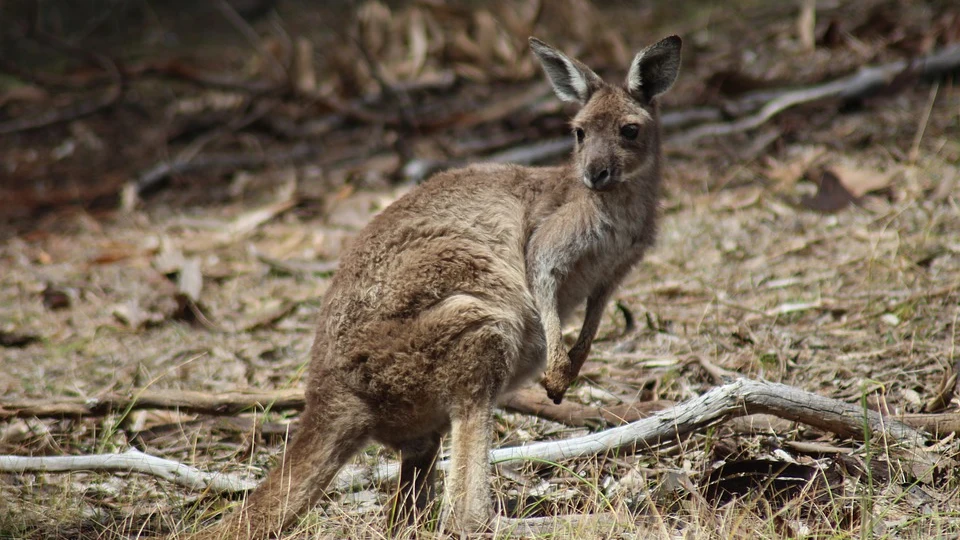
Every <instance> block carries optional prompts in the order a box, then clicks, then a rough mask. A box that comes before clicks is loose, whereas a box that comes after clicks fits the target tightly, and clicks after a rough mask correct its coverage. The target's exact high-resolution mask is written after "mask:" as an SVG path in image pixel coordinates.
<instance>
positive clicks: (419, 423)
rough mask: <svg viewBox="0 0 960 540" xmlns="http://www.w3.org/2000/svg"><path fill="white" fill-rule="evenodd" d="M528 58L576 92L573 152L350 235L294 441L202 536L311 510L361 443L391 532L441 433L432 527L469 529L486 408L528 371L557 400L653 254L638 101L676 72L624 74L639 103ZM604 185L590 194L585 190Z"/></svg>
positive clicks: (654, 176) (384, 216) (424, 490)
mask: <svg viewBox="0 0 960 540" xmlns="http://www.w3.org/2000/svg"><path fill="white" fill-rule="evenodd" d="M667 40H675V43H673V42H671V43H668V45H670V46H672V47H673V49H670V50H668V51H667V53H669V54H668V58H667V60H672V59H673V58H672V56H670V55H672V54H674V53H675V54H676V55H677V56H678V54H679V38H667ZM667 40H664V41H663V42H661V43H660V44H657V45H655V46H654V47H651V48H648V49H645V51H644V52H649V51H653V52H654V53H658V50H657V49H655V47H658V46H661V45H662V44H663V43H665V42H667ZM531 45H532V46H533V47H534V51H535V52H536V53H537V55H538V56H539V57H540V59H541V61H542V62H543V63H544V66H545V70H546V71H547V74H548V75H549V76H550V77H551V80H552V82H553V83H554V86H555V87H556V88H557V92H558V94H559V95H560V96H561V97H562V98H565V99H569V98H570V97H571V96H574V94H572V93H571V90H570V88H573V90H572V92H578V89H579V90H584V92H581V93H576V95H575V96H574V97H575V98H577V99H575V100H576V101H581V102H582V104H583V105H584V106H583V108H582V110H581V111H580V113H579V114H578V115H577V116H576V117H575V118H574V120H573V125H574V127H575V128H578V129H583V130H584V133H585V137H584V140H583V142H582V143H578V144H577V147H576V149H575V151H574V156H573V160H572V162H571V163H570V164H568V165H565V166H562V167H550V168H528V167H521V166H516V165H476V166H472V167H468V168H465V169H460V170H455V171H449V172H445V173H441V174H438V175H436V176H435V177H433V178H431V179H430V180H428V181H427V182H425V183H424V184H422V185H421V186H418V187H417V188H416V189H414V190H413V191H411V192H410V193H409V194H408V195H406V196H405V197H403V198H401V199H400V200H398V201H397V202H395V203H394V204H393V205H391V206H390V207H388V208H387V209H386V210H384V211H383V212H382V213H381V214H380V215H379V216H377V217H376V218H375V219H374V220H373V221H372V222H371V223H370V224H369V225H368V226H367V227H366V229H364V231H363V232H361V233H360V235H359V236H358V237H357V238H356V239H355V240H354V242H353V244H352V247H351V249H350V250H349V251H348V253H347V254H346V255H345V256H344V257H343V259H342V261H341V265H340V269H339V271H338V272H337V275H336V277H335V278H334V280H333V283H332V285H331V287H330V289H329V291H328V292H327V294H326V296H325V298H324V302H323V306H322V308H321V311H320V317H319V323H318V330H317V335H316V340H315V342H314V345H313V350H312V361H311V365H310V375H309V379H308V381H307V388H306V396H307V408H306V410H305V412H304V415H303V420H302V423H301V426H300V433H299V434H298V435H297V437H296V439H295V441H294V443H293V445H292V446H291V447H290V448H289V449H288V450H287V452H286V455H285V456H284V458H283V460H282V463H281V464H280V465H279V466H278V467H276V468H275V469H274V470H273V471H272V472H271V473H270V474H269V476H268V477H267V478H266V480H264V482H263V483H262V484H261V485H260V486H259V487H258V488H257V489H256V490H255V491H254V492H253V493H252V494H251V495H250V496H249V497H248V498H247V500H246V502H245V504H244V505H243V507H242V509H241V510H239V511H237V512H235V513H234V514H233V515H232V516H229V517H228V518H226V519H225V520H224V521H223V522H222V523H221V524H219V525H218V526H217V527H215V528H213V529H210V530H208V531H205V532H203V533H201V534H202V535H203V536H204V537H208V538H235V537H238V536H243V537H263V536H266V535H268V534H271V533H276V532H278V531H280V530H281V529H282V528H283V527H285V526H287V525H288V524H289V523H290V522H291V521H292V520H293V519H294V518H296V517H297V516H299V515H301V514H302V513H303V512H304V511H305V510H307V509H309V507H310V506H312V505H313V504H314V503H316V502H317V500H318V499H319V498H320V497H321V495H322V493H323V490H324V489H325V488H326V486H327V485H328V484H329V483H330V481H331V480H332V479H333V477H334V475H335V474H336V473H337V471H338V470H339V469H340V468H341V466H342V465H343V463H344V462H345V461H346V460H348V459H349V458H350V457H351V456H352V455H353V454H354V453H355V452H357V451H358V450H359V449H360V448H361V447H362V446H363V445H364V444H366V442H367V441H368V440H370V439H373V440H375V441H378V442H380V443H383V444H385V445H387V446H389V447H391V448H394V449H396V450H399V452H400V454H401V458H402V460H401V474H400V484H401V485H400V490H399V491H398V493H399V495H398V499H397V501H396V505H395V511H394V512H393V513H392V519H393V520H403V519H408V518H409V517H410V516H412V515H414V514H416V513H417V512H418V511H420V510H422V509H423V508H424V506H425V505H426V503H427V500H428V498H429V493H430V490H431V486H432V480H433V464H434V461H435V459H436V456H437V451H438V449H439V444H440V438H441V436H442V435H443V434H444V433H445V432H446V431H448V430H451V431H452V449H451V456H452V465H451V470H450V472H449V474H448V475H447V479H446V491H447V494H446V497H447V505H448V506H449V511H448V513H447V514H446V518H445V521H444V526H445V527H447V528H449V529H452V530H460V531H472V530H479V529H482V528H484V527H485V525H486V523H487V522H488V520H489V518H490V515H491V504H490V495H489V480H488V473H489V471H488V469H489V465H488V455H489V446H490V438H491V422H492V421H491V410H492V408H493V407H494V405H495V404H496V401H497V399H498V397H499V396H501V395H502V394H504V393H505V392H507V391H509V390H511V389H513V388H516V387H518V386H520V385H521V384H523V383H524V382H525V381H527V380H529V379H530V378H532V377H534V376H536V375H537V374H538V373H539V372H540V371H541V370H542V369H543V366H544V364H545V363H546V365H547V374H546V376H545V378H544V381H543V382H544V385H545V386H546V388H547V389H548V391H549V393H550V395H551V396H552V397H554V399H557V400H559V399H560V398H561V397H562V395H563V392H564V391H565V390H566V387H567V385H568V384H569V383H570V382H571V380H572V379H573V377H575V376H576V374H577V371H578V370H579V369H580V366H581V364H582V362H583V360H584V358H586V356H587V354H588V352H589V350H590V344H591V342H592V340H593V337H594V335H595V333H596V330H597V326H598V325H599V321H600V317H601V314H602V312H603V309H604V306H605V305H606V303H607V300H608V299H609V297H610V294H611V293H612V291H613V290H614V288H615V287H616V286H617V284H618V283H619V282H620V281H621V279H622V278H623V277H624V275H625V274H626V273H627V272H628V271H629V270H630V268H632V267H633V265H634V264H636V263H637V261H639V260H640V258H641V257H642V255H643V252H644V250H645V249H647V247H649V246H650V245H651V243H652V242H653V240H654V236H655V230H656V227H655V224H656V215H657V210H656V207H657V201H658V197H659V191H660V135H659V122H658V113H657V105H656V100H655V99H654V97H655V96H656V95H657V94H659V93H662V91H665V90H666V89H667V88H669V85H670V84H671V83H672V82H673V77H675V75H676V69H675V68H676V66H674V70H673V71H672V72H670V71H669V69H668V70H667V71H668V73H667V75H666V76H665V77H664V76H660V77H659V79H658V78H657V77H658V72H657V71H656V70H655V69H653V68H659V67H661V66H659V65H658V64H657V65H653V64H651V66H644V65H641V66H639V67H640V68H647V67H650V68H651V69H653V71H651V69H647V71H643V70H640V71H637V72H638V73H641V72H642V73H643V76H644V77H647V79H646V80H644V81H643V84H644V85H645V86H643V89H644V92H647V93H649V95H644V94H643V93H641V92H640V91H639V90H638V88H639V85H638V84H634V85H633V86H632V91H631V84H630V81H628V84H627V85H626V88H620V87H614V86H610V85H607V84H605V83H603V82H602V81H600V80H599V78H598V77H597V76H596V75H594V74H593V73H592V72H590V71H589V70H587V69H586V68H585V67H583V66H582V65H581V64H579V63H577V62H575V61H573V60H570V59H568V58H566V57H565V56H563V55H562V54H560V53H559V52H557V51H555V50H553V49H551V48H549V47H548V46H546V45H545V44H542V43H541V42H539V41H534V40H532V41H531ZM659 53H663V51H659ZM643 54H644V53H643V52H642V53H641V54H640V55H638V57H637V60H635V63H637V62H641V56H642V55H643ZM650 58H653V62H657V63H659V62H661V59H660V58H658V57H656V55H654V56H652V57H647V59H646V60H643V62H650ZM568 65H569V66H573V67H574V68H575V69H576V70H578V71H576V72H570V71H569V69H568V68H567V66H568ZM667 67H668V68H669V67H670V66H669V65H668V66H667ZM638 69H639V68H638ZM633 72H634V69H631V73H633ZM565 75H570V76H572V77H582V80H581V79H580V78H577V79H576V80H565V79H564V76H565ZM558 77H559V79H558ZM638 77H639V76H638ZM651 77H653V78H651ZM580 83H583V84H580ZM564 84H566V85H567V87H564V86H563V85H564ZM571 85H572V86H571ZM658 85H659V86H658ZM625 124H636V125H637V126H638V127H639V134H638V136H637V138H636V140H628V139H627V138H625V137H624V136H623V135H622V134H621V129H622V127H623V126H624V125H625ZM603 170H606V171H607V176H608V177H609V178H606V177H604V178H606V180H607V183H606V184H603V185H601V183H600V182H593V186H592V188H591V187H588V183H590V182H591V178H592V179H594V180H596V179H598V178H600V177H601V176H603V175H602V174H601V172H602V171H603ZM585 175H586V176H588V177H589V178H587V179H584V177H585ZM584 301H586V303H587V314H586V318H585V320H584V324H583V328H582V330H581V333H580V337H579V339H578V341H577V343H576V345H575V346H574V347H573V349H572V350H571V351H570V353H569V355H568V354H567V352H566V351H564V350H563V344H562V340H561V335H560V324H561V321H562V320H563V319H565V318H566V317H568V316H569V315H570V314H571V312H572V311H573V309H574V308H576V307H577V306H578V305H580V304H582V303H583V302H584Z"/></svg>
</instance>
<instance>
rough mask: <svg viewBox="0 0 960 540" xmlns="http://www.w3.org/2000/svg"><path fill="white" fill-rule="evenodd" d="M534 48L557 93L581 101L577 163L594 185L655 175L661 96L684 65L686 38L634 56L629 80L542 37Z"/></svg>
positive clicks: (534, 41) (576, 126) (601, 186)
mask: <svg viewBox="0 0 960 540" xmlns="http://www.w3.org/2000/svg"><path fill="white" fill-rule="evenodd" d="M530 48H531V49H532V50H533V52H534V54H536V55H537V58H538V59H539V60H540V64H541V65H543V70H544V72H546V74H547V77H548V78H549V79H550V83H551V84H552V85H553V89H554V91H555V92H556V93H557V96H559V97H560V99H562V100H563V101H569V102H574V103H578V104H580V106H581V109H580V112H579V113H578V114H577V115H576V116H575V117H574V119H573V121H572V125H573V135H574V137H575V138H576V145H575V147H574V154H573V159H574V167H575V170H576V172H577V173H578V174H579V176H580V178H581V179H582V180H583V183H584V184H586V185H587V187H589V188H590V189H593V190H597V191H607V190H612V189H616V188H617V186H620V185H624V184H628V183H631V182H635V181H642V179H644V178H647V177H648V176H649V174H648V173H650V172H653V171H655V170H656V167H657V166H658V162H659V159H660V125H659V122H660V119H659V115H658V112H657V104H656V98H657V96H659V95H660V94H662V93H664V92H666V91H667V90H669V89H670V87H671V86H672V85H673V82H674V81H675V80H676V79H677V73H678V72H679V70H680V38H679V37H677V36H670V37H668V38H665V39H662V40H661V41H659V42H657V43H655V44H653V45H651V46H649V47H647V48H645V49H643V50H642V51H640V52H639V53H637V56H635V57H634V59H633V62H632V63H631V64H630V70H629V72H628V73H627V80H626V82H625V84H624V85H623V86H614V85H611V84H607V83H606V82H604V81H603V79H601V78H600V77H599V76H598V75H597V74H596V73H594V72H593V71H591V70H590V68H588V67H587V66H585V65H583V64H582V63H580V62H578V61H577V60H575V59H572V58H568V57H567V56H566V55H564V54H563V53H561V52H560V51H558V50H556V49H554V48H553V47H551V46H550V45H547V44H546V43H544V42H542V41H540V40H539V39H537V38H533V37H532V38H530Z"/></svg>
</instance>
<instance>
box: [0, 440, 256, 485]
mask: <svg viewBox="0 0 960 540" xmlns="http://www.w3.org/2000/svg"><path fill="white" fill-rule="evenodd" d="M0 471H3V472H7V473H28V472H77V471H83V472H135V473H142V474H147V475H151V476H157V477H159V478H163V479H165V480H169V481H170V482H173V483H174V484H177V485H180V486H183V487H186V488H190V489H195V490H198V491H213V492H215V493H231V492H236V491H246V490H248V489H253V488H254V487H255V486H256V485H257V482H256V481H254V480H250V479H245V478H240V477H238V476H236V475H231V474H220V473H209V472H203V471H201V470H199V469H197V468H195V467H190V466H188V465H184V464H183V463H180V462H177V461H172V460H169V459H163V458H159V457H156V456H151V455H149V454H144V453H143V452H140V451H139V450H137V449H135V448H131V449H130V450H127V451H126V452H123V453H120V454H97V455H93V456H54V457H50V456H44V457H21V456H0Z"/></svg>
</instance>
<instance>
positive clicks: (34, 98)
mask: <svg viewBox="0 0 960 540" xmlns="http://www.w3.org/2000/svg"><path fill="white" fill-rule="evenodd" d="M49 97H50V95H49V94H47V92H46V91H45V90H44V89H43V88H40V87H38V86H32V85H23V86H15V87H13V88H10V89H9V90H5V91H3V92H0V109H2V108H3V107H4V106H5V105H6V104H7V103H17V102H27V103H39V102H41V101H44V100H46V99H47V98H49Z"/></svg>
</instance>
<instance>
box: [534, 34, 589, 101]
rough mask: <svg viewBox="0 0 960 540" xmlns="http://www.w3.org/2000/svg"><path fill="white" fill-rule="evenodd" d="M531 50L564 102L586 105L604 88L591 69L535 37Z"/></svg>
mask: <svg viewBox="0 0 960 540" xmlns="http://www.w3.org/2000/svg"><path fill="white" fill-rule="evenodd" d="M530 50H532V51H533V54H535V55H537V58H538V59H539V60H540V65H541V66H543V71H544V73H546V74H547V78H549V79H550V84H552V85H553V90H554V92H556V93H557V97H559V98H560V99H562V100H563V101H570V102H573V103H579V104H580V105H585V104H586V103H587V101H588V100H589V99H590V96H591V95H593V93H594V92H596V91H597V90H599V89H600V87H601V86H603V80H602V79H601V78H600V77H599V76H598V75H597V74H596V73H594V72H593V71H591V70H590V68H588V67H587V66H585V65H583V64H581V63H580V62H578V61H576V60H572V59H570V58H567V56H566V55H564V54H563V53H562V52H560V51H558V50H556V49H554V48H553V47H551V46H550V45H547V44H546V43H544V42H542V41H540V40H539V39H537V38H535V37H531V38H530Z"/></svg>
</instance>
